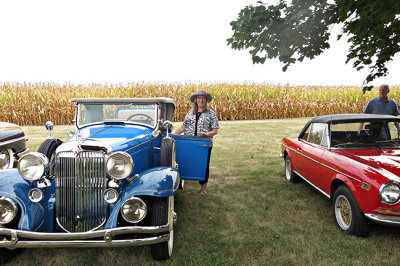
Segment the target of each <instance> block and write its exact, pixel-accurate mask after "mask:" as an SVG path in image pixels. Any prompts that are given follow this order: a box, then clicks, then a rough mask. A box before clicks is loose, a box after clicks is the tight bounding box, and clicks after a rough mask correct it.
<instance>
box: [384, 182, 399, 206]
mask: <svg viewBox="0 0 400 266" xmlns="http://www.w3.org/2000/svg"><path fill="white" fill-rule="evenodd" d="M379 199H380V200H381V201H382V202H383V203H385V204H388V205H394V204H396V203H398V202H399V200H400V185H399V184H398V183H396V182H392V181H391V182H387V183H385V184H383V185H382V186H381V188H380V189H379Z"/></svg>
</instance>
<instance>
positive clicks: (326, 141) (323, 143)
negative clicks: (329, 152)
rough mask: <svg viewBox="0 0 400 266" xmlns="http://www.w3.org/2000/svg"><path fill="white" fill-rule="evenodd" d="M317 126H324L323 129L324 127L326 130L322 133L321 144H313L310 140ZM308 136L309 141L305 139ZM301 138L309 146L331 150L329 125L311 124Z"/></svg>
mask: <svg viewBox="0 0 400 266" xmlns="http://www.w3.org/2000/svg"><path fill="white" fill-rule="evenodd" d="M316 125H323V127H324V129H323V131H322V136H321V141H320V142H319V143H316V142H312V141H311V140H310V138H311V136H312V132H313V129H314V127H315V126H316ZM308 131H309V132H308ZM306 134H308V136H307V139H305V138H304V136H305V135H306ZM300 138H301V139H302V140H304V141H306V142H307V143H309V144H312V145H316V146H319V147H324V148H328V149H329V148H330V138H329V125H328V124H327V123H310V125H309V126H308V127H307V128H306V130H304V133H303V134H302V136H301V137H300Z"/></svg>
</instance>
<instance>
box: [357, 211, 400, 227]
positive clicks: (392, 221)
mask: <svg viewBox="0 0 400 266" xmlns="http://www.w3.org/2000/svg"><path fill="white" fill-rule="evenodd" d="M365 217H367V218H368V219H370V220H372V221H374V222H377V223H383V224H388V225H400V216H392V215H384V214H373V213H366V214H365Z"/></svg>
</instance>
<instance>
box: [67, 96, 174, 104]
mask: <svg viewBox="0 0 400 266" xmlns="http://www.w3.org/2000/svg"><path fill="white" fill-rule="evenodd" d="M71 102H75V103H167V104H173V105H174V106H175V103H174V100H173V99H171V98H166V97H159V98H73V99H71Z"/></svg>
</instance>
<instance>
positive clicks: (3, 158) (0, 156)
mask: <svg viewBox="0 0 400 266" xmlns="http://www.w3.org/2000/svg"><path fill="white" fill-rule="evenodd" d="M13 165H14V153H13V151H12V150H11V149H7V150H2V151H0V170H1V169H9V168H12V167H13Z"/></svg>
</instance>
